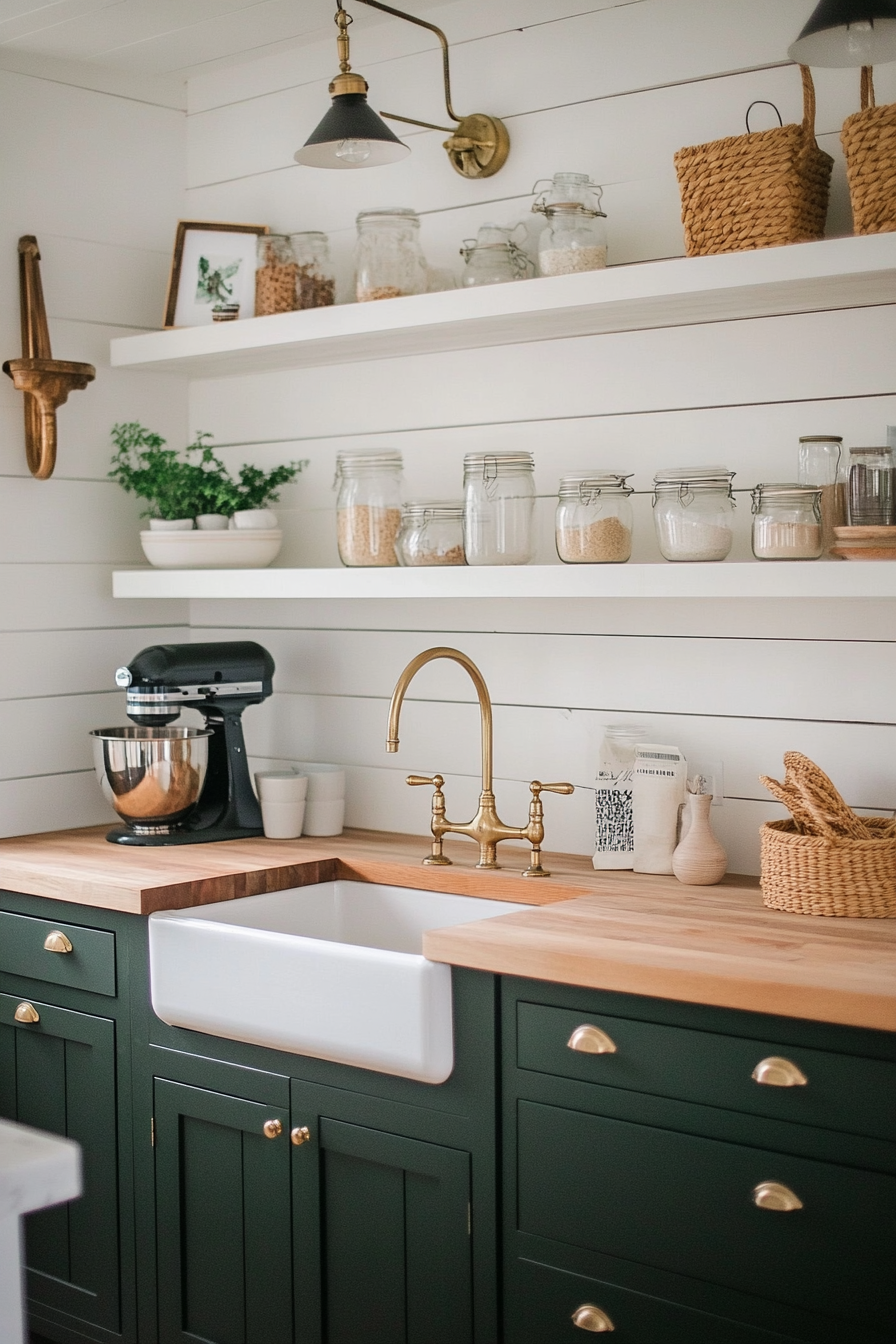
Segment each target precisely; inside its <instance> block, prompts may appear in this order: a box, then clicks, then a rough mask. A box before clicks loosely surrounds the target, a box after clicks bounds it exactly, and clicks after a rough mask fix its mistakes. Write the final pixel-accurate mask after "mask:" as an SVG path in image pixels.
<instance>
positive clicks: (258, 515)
mask: <svg viewBox="0 0 896 1344" xmlns="http://www.w3.org/2000/svg"><path fill="white" fill-rule="evenodd" d="M229 526H230V530H231V531H232V532H262V531H270V530H271V529H272V528H275V527H276V526H277V515H276V513H274V511H273V510H272V509H238V510H237V512H236V513H235V514H234V515H233V517H232V518H231V520H230V524H229Z"/></svg>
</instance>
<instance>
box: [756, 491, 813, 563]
mask: <svg viewBox="0 0 896 1344" xmlns="http://www.w3.org/2000/svg"><path fill="white" fill-rule="evenodd" d="M821 490H822V487H821V486H818V485H797V484H796V483H793V484H791V483H781V484H770V483H766V484H762V485H757V486H756V488H755V490H753V491H752V499H753V554H754V555H755V557H756V559H757V560H817V559H818V557H819V556H820V555H821V553H822V550H823V545H822V536H823V534H822V525H821Z"/></svg>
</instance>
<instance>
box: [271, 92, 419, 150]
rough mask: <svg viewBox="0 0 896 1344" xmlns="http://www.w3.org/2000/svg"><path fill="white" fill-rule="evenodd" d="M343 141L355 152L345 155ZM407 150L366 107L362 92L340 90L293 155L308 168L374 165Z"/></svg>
mask: <svg viewBox="0 0 896 1344" xmlns="http://www.w3.org/2000/svg"><path fill="white" fill-rule="evenodd" d="M347 142H348V143H349V145H350V146H351V147H352V149H354V150H355V152H352V150H351V149H350V150H349V153H348V154H346V152H345V149H344V148H343V147H344V146H346V143H347ZM339 151H341V152H339ZM364 151H367V152H366V153H365V152H364ZM410 152H411V151H410V150H409V149H408V147H407V145H405V144H403V143H402V141H401V140H399V139H398V136H397V135H393V134H392V132H391V131H390V130H389V127H388V126H387V125H386V123H385V122H384V121H383V120H382V119H381V118H380V117H378V116H377V114H376V113H375V112H374V110H373V108H372V107H370V105H369V104H368V102H367V96H366V94H363V93H340V94H336V96H335V97H334V98H333V106H332V107H331V108H330V110H329V112H328V113H327V114H326V116H325V117H324V118H323V120H322V121H321V122H320V124H319V125H318V126H316V127H315V129H314V130H313V131H312V132H311V134H310V135H309V137H308V139H307V140H306V142H305V144H304V145H303V146H302V148H301V149H299V150H297V151H296V153H295V155H294V158H295V161H296V163H304V164H307V165H308V166H309V167H311V168H376V167H377V166H379V165H380V164H384V163H397V162H398V160H399V159H403V158H405V157H406V156H407V155H408V154H410Z"/></svg>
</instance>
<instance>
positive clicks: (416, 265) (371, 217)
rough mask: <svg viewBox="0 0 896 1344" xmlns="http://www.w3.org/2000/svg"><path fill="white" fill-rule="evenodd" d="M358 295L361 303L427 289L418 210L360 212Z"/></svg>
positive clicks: (356, 275) (401, 209) (397, 207)
mask: <svg viewBox="0 0 896 1344" xmlns="http://www.w3.org/2000/svg"><path fill="white" fill-rule="evenodd" d="M357 225H358V248H357V269H356V273H355V297H356V298H357V300H358V303H370V302H371V301H372V300H375V299H398V298H401V297H403V296H404V295H406V294H423V293H425V292H426V286H427V282H428V276H427V271H426V259H425V257H424V256H423V250H422V248H421V247H420V219H419V217H418V215H417V212H416V211H415V210H408V209H405V208H404V207H403V206H396V207H395V208H394V209H389V210H362V211H361V213H360V214H359V215H358V219H357Z"/></svg>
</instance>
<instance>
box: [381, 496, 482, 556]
mask: <svg viewBox="0 0 896 1344" xmlns="http://www.w3.org/2000/svg"><path fill="white" fill-rule="evenodd" d="M395 549H396V552H397V554H398V563H399V564H400V565H407V566H415V565H464V564H466V560H465V558H464V506H463V501H461V500H430V501H428V502H423V503H413V504H405V505H404V507H403V508H402V511H401V530H400V532H399V533H398V541H397V542H396V544H395Z"/></svg>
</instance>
